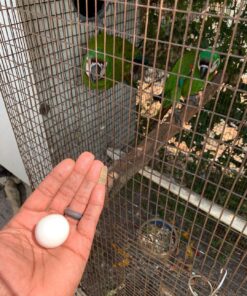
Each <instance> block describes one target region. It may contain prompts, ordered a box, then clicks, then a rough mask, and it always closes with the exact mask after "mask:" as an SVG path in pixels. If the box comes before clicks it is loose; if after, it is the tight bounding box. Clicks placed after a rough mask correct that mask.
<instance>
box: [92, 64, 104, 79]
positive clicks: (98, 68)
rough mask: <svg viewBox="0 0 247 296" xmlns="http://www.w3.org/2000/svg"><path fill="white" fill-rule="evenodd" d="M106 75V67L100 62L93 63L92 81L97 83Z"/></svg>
mask: <svg viewBox="0 0 247 296" xmlns="http://www.w3.org/2000/svg"><path fill="white" fill-rule="evenodd" d="M104 73H105V66H104V64H102V63H100V62H97V63H96V62H93V63H91V65H90V75H89V77H90V80H91V82H93V83H96V81H97V80H100V79H102V77H103V75H104Z"/></svg>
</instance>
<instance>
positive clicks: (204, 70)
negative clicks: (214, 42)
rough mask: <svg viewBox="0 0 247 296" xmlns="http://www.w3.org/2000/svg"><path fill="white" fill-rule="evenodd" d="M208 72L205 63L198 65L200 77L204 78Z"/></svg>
mask: <svg viewBox="0 0 247 296" xmlns="http://www.w3.org/2000/svg"><path fill="white" fill-rule="evenodd" d="M207 72H208V66H207V65H203V64H202V65H200V78H201V79H204V78H205V77H206V75H207Z"/></svg>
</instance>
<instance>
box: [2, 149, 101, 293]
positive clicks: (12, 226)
mask: <svg viewBox="0 0 247 296" xmlns="http://www.w3.org/2000/svg"><path fill="white" fill-rule="evenodd" d="M102 168H103V164H102V163H101V162H100V161H97V160H94V156H93V155H92V154H91V153H88V152H84V153H83V154H81V156H80V157H79V158H78V160H77V161H76V162H74V161H73V160H71V159H66V160H64V161H62V162H61V163H60V164H59V165H58V166H56V167H55V168H54V169H53V171H52V172H51V173H50V174H49V175H48V176H47V177H46V178H45V180H44V181H43V182H42V183H41V184H40V185H39V187H38V188H37V189H36V190H35V191H34V193H33V194H32V195H31V196H30V197H29V198H28V199H27V201H26V202H25V203H24V205H23V206H22V208H21V209H20V211H19V213H18V214H17V215H16V216H15V217H14V218H13V219H12V220H11V221H10V222H9V223H8V224H7V225H6V227H5V228H4V229H3V230H2V231H1V232H0V292H1V289H2V290H3V291H4V293H5V294H6V295H21V296H25V295H35V296H36V295H37V296H39V295H42V296H43V295H45V296H50V295H52V296H53V295H54V296H55V295H56V296H63V295H64V296H70V295H73V293H74V291H75V289H76V287H77V285H78V283H79V281H80V279H81V276H82V274H83V271H84V269H85V266H86V263H87V260H88V256H89V253H90V249H91V245H92V241H93V237H94V233H95V229H96V225H97V222H98V219H99V216H100V213H101V211H102V208H103V204H104V196H105V185H104V184H102V182H99V177H100V172H101V170H102ZM103 183H104V182H103ZM68 206H69V207H70V208H71V209H73V210H75V211H77V212H80V213H83V217H82V219H81V220H80V221H79V223H77V221H76V220H73V219H71V218H68V221H69V222H70V235H69V237H68V239H67V240H66V242H65V243H64V244H63V245H61V246H60V247H58V248H54V249H45V248H42V247H40V246H39V245H38V244H37V243H36V241H35V238H34V228H35V225H36V224H37V222H38V221H39V220H40V219H41V218H42V217H44V216H46V215H47V214H50V213H60V214H63V213H64V209H65V208H66V207H68ZM4 293H0V294H1V295H5V294H4Z"/></svg>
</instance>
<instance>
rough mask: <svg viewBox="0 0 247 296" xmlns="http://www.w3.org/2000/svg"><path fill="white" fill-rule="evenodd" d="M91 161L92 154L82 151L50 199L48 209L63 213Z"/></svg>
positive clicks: (92, 161) (92, 158)
mask: <svg viewBox="0 0 247 296" xmlns="http://www.w3.org/2000/svg"><path fill="white" fill-rule="evenodd" d="M93 163H94V155H93V154H91V153H89V152H84V153H82V154H81V155H80V156H79V158H78V159H77V161H76V163H75V166H74V170H73V171H72V173H71V174H70V176H69V177H68V178H67V179H66V181H65V182H64V184H63V185H62V186H61V187H60V189H59V191H58V193H57V194H56V196H55V197H54V199H53V200H52V201H51V204H50V206H49V211H55V212H57V213H60V214H63V213H64V209H65V208H66V207H67V206H68V205H69V203H70V202H71V200H72V198H73V197H74V195H75V194H76V192H77V190H78V188H79V187H80V185H81V183H82V181H83V180H84V178H85V176H86V175H87V173H88V171H89V169H90V168H91V166H92V164H93Z"/></svg>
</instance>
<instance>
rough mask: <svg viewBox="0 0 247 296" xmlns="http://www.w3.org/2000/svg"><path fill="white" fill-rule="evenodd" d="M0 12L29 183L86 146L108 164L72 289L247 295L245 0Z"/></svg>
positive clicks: (1, 78)
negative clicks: (81, 270) (98, 212)
mask: <svg viewBox="0 0 247 296" xmlns="http://www.w3.org/2000/svg"><path fill="white" fill-rule="evenodd" d="M0 5H1V6H0V24H1V30H0V38H1V39H0V41H1V44H0V53H1V56H0V70H1V71H0V82H1V92H2V95H3V98H4V102H5V105H6V108H7V110H8V115H9V118H10V121H11V124H12V127H13V130H14V132H15V136H16V140H17V143H18V146H19V150H20V153H21V156H22V159H23V162H24V164H25V168H26V171H27V174H28V176H29V178H30V182H31V184H32V186H33V187H35V186H37V184H38V183H39V182H40V181H41V180H42V179H43V178H44V176H45V175H46V174H47V173H48V172H49V170H50V169H51V168H52V167H53V166H54V165H55V164H57V163H58V162H59V161H61V160H62V159H64V158H66V157H72V158H76V157H77V156H78V155H79V154H80V153H81V152H82V151H84V150H90V151H92V152H93V153H94V154H96V156H97V157H98V158H99V159H101V160H102V161H104V162H105V163H106V164H107V165H108V167H109V168H110V170H109V177H108V187H109V196H108V198H107V202H106V206H105V209H104V212H103V214H102V217H101V220H100V223H99V225H98V229H97V232H96V236H95V240H94V245H93V250H92V253H91V257H90V260H89V264H88V267H87V271H86V274H85V276H84V278H83V280H82V282H81V288H82V289H83V290H84V291H85V292H86V293H87V295H105V296H110V295H148V296H149V295H150V296H151V295H155V296H156V295H160V296H164V295H166V296H167V295H247V282H246V279H247V276H246V274H247V258H246V255H247V253H246V250H247V240H246V236H247V223H246V219H247V199H246V188H247V186H246V185H247V180H246V178H247V171H246V157H247V138H246V135H247V123H246V104H247V69H246V52H247V3H246V1H245V0H210V1H209V0H199V1H193V0H185V1H178V0H168V1H163V0H133V1H126V0H123V1H121V0H109V1H108V0H107V1H106V0H105V1H96V0H93V1H86V0H84V1H81V0H63V1H62V0H57V1H51V0H18V1H15V0H1V1H0ZM78 293H79V292H78Z"/></svg>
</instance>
